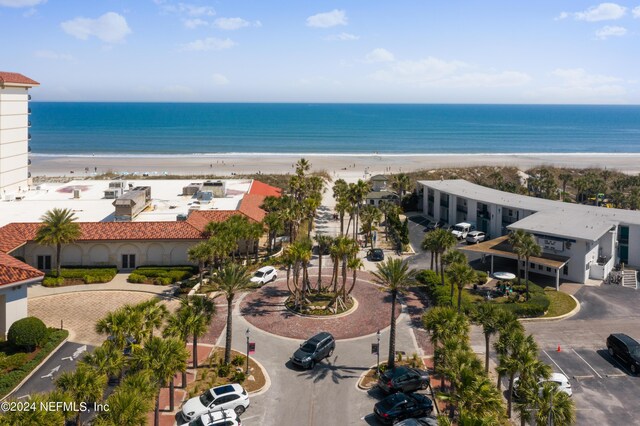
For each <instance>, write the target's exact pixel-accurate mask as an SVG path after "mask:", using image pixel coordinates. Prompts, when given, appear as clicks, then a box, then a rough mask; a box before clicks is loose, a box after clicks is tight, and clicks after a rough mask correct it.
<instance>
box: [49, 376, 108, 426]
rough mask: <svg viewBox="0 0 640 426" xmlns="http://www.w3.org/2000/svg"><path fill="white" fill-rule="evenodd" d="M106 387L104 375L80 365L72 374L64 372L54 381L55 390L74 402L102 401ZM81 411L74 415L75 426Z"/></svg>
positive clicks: (78, 421) (77, 423)
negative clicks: (66, 395) (63, 393)
mask: <svg viewBox="0 0 640 426" xmlns="http://www.w3.org/2000/svg"><path fill="white" fill-rule="evenodd" d="M106 386H107V376H106V374H102V373H98V372H97V371H96V370H94V369H93V368H91V367H88V366H86V365H82V364H80V365H79V366H78V368H77V369H76V370H75V371H73V372H64V373H62V374H61V375H60V377H58V378H57V379H56V388H57V389H59V390H61V391H62V392H65V393H66V394H68V395H69V396H70V397H71V400H72V401H76V402H97V401H101V400H102V395H103V393H104V389H105V387H106ZM80 414H81V411H80V410H78V412H77V413H76V425H78V426H80V425H81V424H82V423H81V421H80Z"/></svg>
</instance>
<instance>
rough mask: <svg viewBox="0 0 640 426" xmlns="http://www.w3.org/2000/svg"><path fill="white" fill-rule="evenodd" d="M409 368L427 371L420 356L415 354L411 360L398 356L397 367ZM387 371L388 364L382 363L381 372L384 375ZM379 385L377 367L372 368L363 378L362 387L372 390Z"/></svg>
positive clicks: (361, 380)
mask: <svg viewBox="0 0 640 426" xmlns="http://www.w3.org/2000/svg"><path fill="white" fill-rule="evenodd" d="M400 366H407V367H411V368H420V369H422V370H425V365H424V363H423V362H422V359H421V358H420V357H419V356H418V354H417V353H414V354H413V355H411V356H410V357H409V358H404V357H402V356H401V355H398V359H397V360H396V367H400ZM386 370H387V363H386V362H381V363H380V372H381V373H384V372H385V371H386ZM376 383H378V372H377V369H376V367H373V368H370V369H369V371H367V373H366V374H365V375H364V376H362V378H361V379H360V387H362V388H365V389H370V388H372V387H373V386H375V384H376Z"/></svg>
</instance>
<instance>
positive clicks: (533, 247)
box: [518, 234, 542, 301]
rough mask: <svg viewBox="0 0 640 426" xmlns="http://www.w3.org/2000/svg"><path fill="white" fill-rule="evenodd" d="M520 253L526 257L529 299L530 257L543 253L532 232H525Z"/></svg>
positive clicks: (525, 270)
mask: <svg viewBox="0 0 640 426" xmlns="http://www.w3.org/2000/svg"><path fill="white" fill-rule="evenodd" d="M518 254H519V255H520V256H521V257H524V259H525V267H524V281H525V284H526V286H527V298H526V300H527V301H528V300H529V259H530V258H532V257H533V256H540V255H541V254H542V249H541V248H540V246H539V245H538V243H537V242H536V240H535V238H534V237H533V235H531V234H525V236H524V238H523V239H522V241H520V246H519V247H518Z"/></svg>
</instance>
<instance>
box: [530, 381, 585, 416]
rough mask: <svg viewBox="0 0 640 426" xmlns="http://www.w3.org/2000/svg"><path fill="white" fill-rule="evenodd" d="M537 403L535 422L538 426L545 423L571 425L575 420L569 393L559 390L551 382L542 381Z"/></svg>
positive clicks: (574, 410) (574, 411) (573, 407)
mask: <svg viewBox="0 0 640 426" xmlns="http://www.w3.org/2000/svg"><path fill="white" fill-rule="evenodd" d="M537 405H538V412H537V413H536V424H537V425H538V426H546V425H547V424H556V425H567V426H571V425H573V424H575V422H576V407H575V403H574V402H573V401H572V400H571V398H569V395H567V394H566V393H564V392H562V391H560V390H559V389H558V388H557V386H556V385H554V384H553V383H548V382H547V383H544V385H543V386H542V392H541V393H540V394H539V397H538V404H537Z"/></svg>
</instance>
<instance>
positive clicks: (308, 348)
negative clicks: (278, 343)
mask: <svg viewBox="0 0 640 426" xmlns="http://www.w3.org/2000/svg"><path fill="white" fill-rule="evenodd" d="M317 346H318V344H317V343H311V342H306V343H305V344H304V345H302V347H301V348H300V349H301V350H302V351H303V352H308V353H313V352H315V350H316V347H317Z"/></svg>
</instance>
